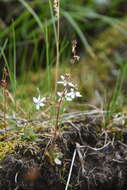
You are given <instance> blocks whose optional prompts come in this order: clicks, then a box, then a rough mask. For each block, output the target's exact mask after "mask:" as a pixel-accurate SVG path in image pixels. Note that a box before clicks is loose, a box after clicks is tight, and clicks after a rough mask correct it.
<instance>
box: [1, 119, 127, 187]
mask: <svg viewBox="0 0 127 190" xmlns="http://www.w3.org/2000/svg"><path fill="white" fill-rule="evenodd" d="M113 127H114V128H115V129H116V130H115V132H114V133H112V132H111V130H102V122H101V119H100V118H99V117H96V116H88V117H87V118H85V119H80V121H78V120H77V121H72V122H68V121H67V122H65V123H64V126H63V128H64V132H63V133H62V134H61V137H59V138H58V139H57V140H56V142H54V145H52V146H47V144H48V143H49V139H48V138H42V142H41V143H28V144H27V145H26V144H24V145H17V147H16V148H15V151H14V152H13V153H12V154H10V155H8V156H6V158H5V159H4V160H3V161H1V168H0V190H64V189H65V186H66V183H67V179H68V174H69V170H70V166H71V162H72V158H73V155H74V151H75V150H76V157H75V160H74V163H73V170H72V173H71V179H70V182H69V187H68V189H69V190H70V189H72V190H88V189H89V190H113V189H115V190H125V189H126V186H127V145H126V143H127V140H126V130H125V128H124V131H121V130H122V128H121V126H117V127H116V126H113ZM53 152H58V153H59V152H61V153H63V157H62V158H61V161H62V164H61V165H57V164H55V162H54V161H53Z"/></svg>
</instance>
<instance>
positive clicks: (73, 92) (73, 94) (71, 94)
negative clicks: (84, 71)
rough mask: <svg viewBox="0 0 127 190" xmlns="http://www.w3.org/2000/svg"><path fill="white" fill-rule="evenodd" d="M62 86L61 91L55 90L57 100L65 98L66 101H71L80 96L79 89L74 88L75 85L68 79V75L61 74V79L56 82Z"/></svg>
mask: <svg viewBox="0 0 127 190" xmlns="http://www.w3.org/2000/svg"><path fill="white" fill-rule="evenodd" d="M57 83H58V84H62V85H63V86H64V91H63V92H57V95H58V96H59V97H60V98H59V101H60V100H62V99H65V100H66V101H72V100H73V99H75V98H77V97H82V95H81V94H80V92H79V91H77V89H76V85H74V84H73V83H72V82H70V81H69V75H65V76H63V75H61V81H58V82H57Z"/></svg>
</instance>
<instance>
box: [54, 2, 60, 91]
mask: <svg viewBox="0 0 127 190" xmlns="http://www.w3.org/2000/svg"><path fill="white" fill-rule="evenodd" d="M56 31H57V36H56V37H57V40H56V73H55V93H56V92H57V81H58V74H59V62H60V44H59V42H60V0H58V13H57V26H56Z"/></svg>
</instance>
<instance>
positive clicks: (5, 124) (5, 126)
mask: <svg viewBox="0 0 127 190" xmlns="http://www.w3.org/2000/svg"><path fill="white" fill-rule="evenodd" d="M3 96H4V118H3V119H4V129H5V134H6V132H7V123H6V92H5V88H3Z"/></svg>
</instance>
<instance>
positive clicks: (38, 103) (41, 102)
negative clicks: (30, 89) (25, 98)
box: [33, 95, 46, 110]
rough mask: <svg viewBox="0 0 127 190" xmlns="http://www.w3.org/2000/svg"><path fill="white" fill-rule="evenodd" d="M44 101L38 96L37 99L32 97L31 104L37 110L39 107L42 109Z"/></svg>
mask: <svg viewBox="0 0 127 190" xmlns="http://www.w3.org/2000/svg"><path fill="white" fill-rule="evenodd" d="M45 100H46V98H45V97H43V98H41V97H40V95H39V96H38V98H36V97H33V102H34V103H35V106H36V109H37V110H39V109H40V107H43V106H44V105H45V104H44V103H45Z"/></svg>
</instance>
